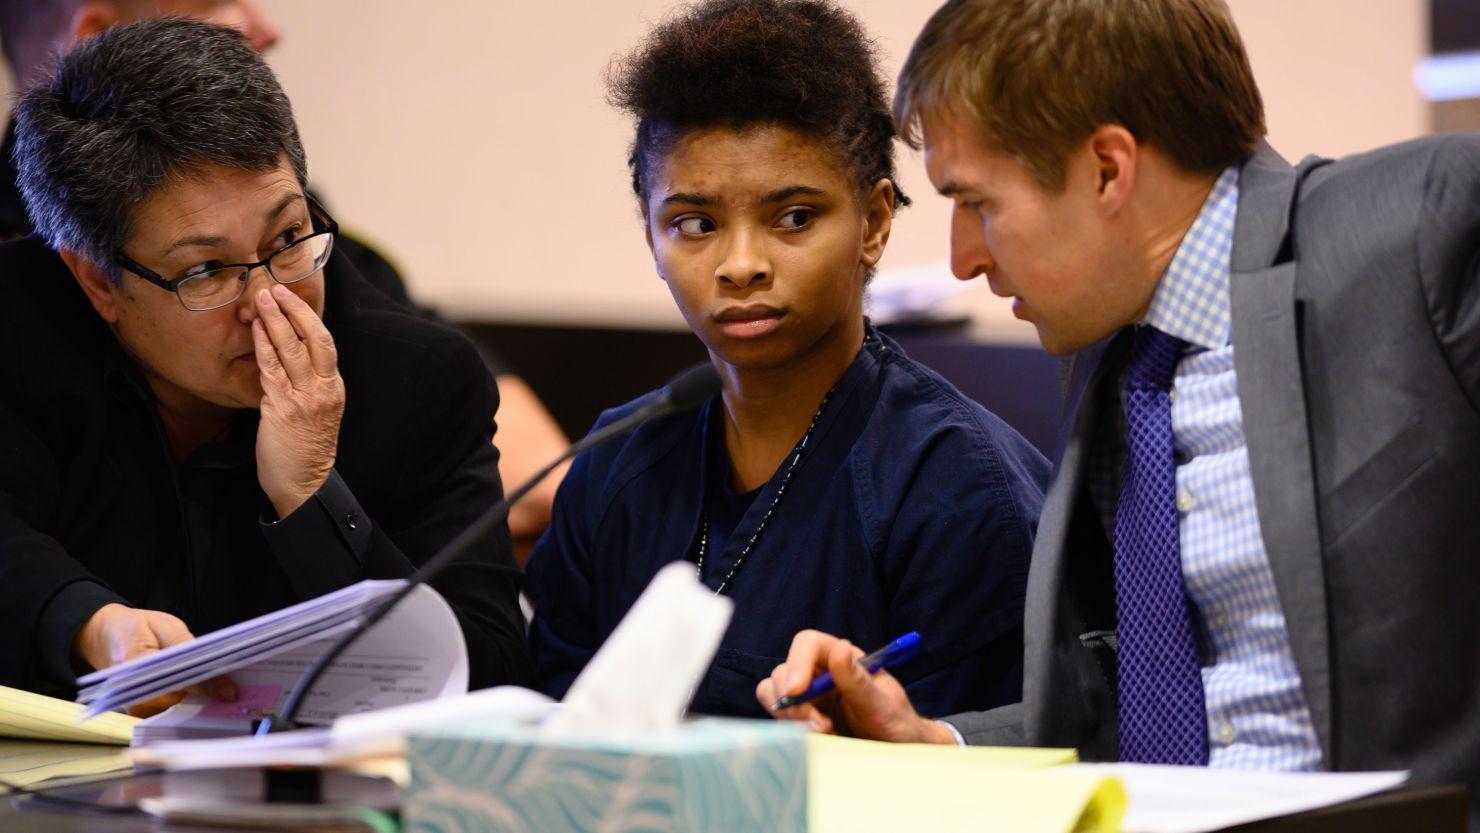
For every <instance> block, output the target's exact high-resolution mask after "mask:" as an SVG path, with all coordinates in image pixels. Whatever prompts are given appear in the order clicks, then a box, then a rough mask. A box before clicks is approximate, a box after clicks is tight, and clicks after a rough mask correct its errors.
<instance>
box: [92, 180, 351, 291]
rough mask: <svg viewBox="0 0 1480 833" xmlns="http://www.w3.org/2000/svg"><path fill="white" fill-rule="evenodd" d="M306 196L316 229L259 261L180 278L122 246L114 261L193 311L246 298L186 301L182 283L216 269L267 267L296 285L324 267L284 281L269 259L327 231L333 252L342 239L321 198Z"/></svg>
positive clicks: (227, 266) (230, 265) (229, 264)
mask: <svg viewBox="0 0 1480 833" xmlns="http://www.w3.org/2000/svg"><path fill="white" fill-rule="evenodd" d="M303 198H304V200H305V201H307V202H308V221H309V222H310V223H311V224H313V225H314V226H315V229H316V230H315V231H314V232H313V233H312V234H306V235H304V236H303V237H300V238H298V239H297V240H294V241H293V242H292V243H289V244H288V245H286V246H283V247H282V248H280V249H278V250H277V251H275V252H273V253H272V254H270V255H268V256H267V257H264V258H262V259H261V260H259V261H257V262H255V263H226V264H223V265H221V266H217V267H216V268H215V269H210V270H207V271H205V272H201V273H199V274H195V275H185V276H183V277H179V278H166V277H164V276H163V275H161V274H159V273H158V272H155V271H154V270H153V269H150V268H149V267H147V266H145V265H143V264H142V263H139V262H138V261H136V260H134V259H133V258H131V257H129V256H128V255H126V254H124V253H123V250H122V249H119V250H117V251H115V252H114V253H113V263H114V264H115V265H116V266H119V267H120V268H123V269H127V270H128V271H130V272H133V273H134V274H135V275H138V276H139V277H141V278H143V279H144V280H146V281H148V282H150V283H152V284H154V285H155V286H157V287H159V288H160V289H163V290H165V291H167V292H173V293H174V294H175V297H176V298H177V299H179V301H180V306H183V307H185V309H188V310H190V311H191V312H210V311H211V310H215V309H220V308H222V307H225V306H230V305H231V304H234V303H236V301H237V299H239V298H241V297H242V296H241V292H238V293H237V294H236V297H235V298H232V299H231V300H230V301H226V302H225V303H221V304H217V305H216V306H214V307H206V308H205V309H195V308H194V307H191V306H189V305H187V304H186V303H185V299H184V298H182V297H181V296H180V284H182V283H184V282H186V281H188V280H194V279H197V278H201V277H204V276H205V275H209V274H211V273H212V272H221V271H224V270H226V269H245V270H246V271H245V272H244V273H243V274H244V275H251V274H252V271H253V270H254V269H258V268H262V269H266V270H267V274H268V275H269V276H271V278H272V279H273V280H274V281H277V282H278V283H280V284H283V285H284V286H287V285H289V284H295V283H298V282H299V281H302V280H307V279H308V278H311V277H313V276H314V275H315V274H316V273H318V272H321V271H323V267H319V268H318V269H315V270H314V271H313V272H309V273H308V274H307V275H304V276H303V277H301V278H294V279H293V280H291V281H281V280H278V276H277V275H276V274H274V273H273V271H272V267H271V266H269V265H268V261H270V260H272V259H273V258H275V257H277V256H278V255H280V254H282V253H283V252H285V251H287V250H288V249H291V248H293V247H294V246H301V245H303V244H304V243H307V242H308V241H310V240H312V239H313V238H315V237H320V236H323V235H325V234H327V235H329V239H330V242H329V246H330V251H333V245H334V243H333V241H334V240H336V239H338V237H339V224H338V223H336V222H335V221H334V218H333V217H330V216H329V212H327V211H325V210H324V207H323V206H322V205H319V203H318V201H317V200H315V199H314V198H313V197H311V196H309V195H308V194H304V195H303ZM241 283H242V292H245V291H246V281H242V282H241Z"/></svg>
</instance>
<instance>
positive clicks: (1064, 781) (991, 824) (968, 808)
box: [807, 735, 1125, 833]
mask: <svg viewBox="0 0 1480 833" xmlns="http://www.w3.org/2000/svg"><path fill="white" fill-rule="evenodd" d="M1076 759H1077V756H1076V755H1075V753H1074V750H1072V749H1012V748H1006V747H957V746H936V745H930V744H894V743H875V742H873V741H865V740H853V739H850V738H836V737H831V736H827V735H809V736H808V738H807V778H808V787H807V792H808V815H809V830H810V831H811V833H856V831H859V830H930V831H933V833H953V832H954V831H963V833H964V831H971V833H980V831H983V830H1012V831H1014V833H1116V831H1118V830H1119V829H1120V819H1121V817H1122V816H1123V815H1124V814H1125V791H1124V789H1122V788H1121V785H1120V782H1119V781H1118V780H1116V779H1115V778H1113V777H1107V776H1104V775H1098V774H1094V773H1092V772H1084V771H1082V770H1074V769H1067V768H1059V767H1057V766H1056V765H1058V764H1068V763H1074V762H1075V761H1076Z"/></svg>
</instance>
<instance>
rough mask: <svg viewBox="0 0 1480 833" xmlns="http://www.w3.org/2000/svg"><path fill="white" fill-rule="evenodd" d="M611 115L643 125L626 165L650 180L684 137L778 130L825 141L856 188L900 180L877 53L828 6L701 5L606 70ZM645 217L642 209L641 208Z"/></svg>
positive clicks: (639, 185)
mask: <svg viewBox="0 0 1480 833" xmlns="http://www.w3.org/2000/svg"><path fill="white" fill-rule="evenodd" d="M607 89H608V97H609V99H610V101H611V103H612V104H613V106H615V107H618V108H620V109H622V110H624V111H626V112H627V113H629V114H631V115H632V116H633V117H634V118H635V119H636V120H637V135H636V138H635V139H634V140H633V142H632V148H631V152H630V154H629V156H628V159H627V164H628V166H629V167H630V168H631V170H632V190H633V192H635V193H636V194H637V197H638V199H639V200H641V201H642V202H643V204H644V206H646V200H647V185H646V184H647V177H648V174H649V172H650V171H652V170H653V168H654V167H655V165H656V164H657V163H658V162H660V161H661V159H662V157H663V156H664V155H665V154H667V153H668V152H669V151H670V150H671V149H672V148H673V144H674V142H676V141H677V140H678V139H679V138H680V137H681V136H683V135H684V134H685V133H687V132H689V131H691V130H695V129H701V128H706V127H732V128H740V129H743V128H746V127H752V126H757V125H766V124H774V125H781V126H784V127H787V128H790V129H792V130H795V131H797V132H799V133H801V134H803V135H806V136H811V137H814V138H816V139H818V140H819V141H821V142H823V143H824V144H826V145H827V146H828V147H829V148H830V149H831V150H832V151H833V152H834V153H835V154H836V155H837V157H838V160H839V161H840V162H841V163H842V165H843V166H844V168H846V169H847V170H848V171H849V173H850V174H851V176H852V178H853V181H854V182H855V184H857V185H858V187H859V188H860V189H861V190H867V189H869V188H872V187H873V185H874V183H876V182H878V181H879V180H881V179H888V180H890V181H892V182H894V207H895V208H898V207H901V206H905V205H909V198H908V197H906V196H905V195H904V193H903V192H902V191H901V190H900V189H899V183H898V181H897V179H896V176H895V171H894V135H895V134H894V122H893V120H892V118H891V117H890V111H889V104H888V99H887V98H886V96H885V84H884V81H883V79H882V78H881V77H880V74H879V69H878V62H877V54H876V48H875V46H874V44H873V42H872V41H871V40H870V39H869V37H868V35H867V34H866V33H865V32H864V30H863V26H862V25H860V24H859V22H858V20H857V19H856V18H854V17H853V15H852V14H850V13H849V12H847V11H845V10H844V9H842V8H840V7H838V5H837V4H836V3H833V2H830V0H704V2H699V3H695V4H693V5H690V6H687V7H685V8H683V9H681V10H680V11H679V12H678V13H677V14H676V15H675V16H673V17H671V18H669V19H668V20H667V21H665V22H664V23H662V24H660V25H659V26H658V27H657V28H655V29H654V30H653V31H652V32H651V33H649V35H648V37H647V38H646V39H645V40H644V41H643V42H642V43H641V44H640V45H638V47H637V48H636V49H634V50H633V51H632V52H630V53H627V54H626V55H624V56H621V57H618V58H617V59H615V60H614V61H613V62H612V65H611V67H610V68H609V69H608V71H607ZM645 210H646V208H645V207H644V211H645Z"/></svg>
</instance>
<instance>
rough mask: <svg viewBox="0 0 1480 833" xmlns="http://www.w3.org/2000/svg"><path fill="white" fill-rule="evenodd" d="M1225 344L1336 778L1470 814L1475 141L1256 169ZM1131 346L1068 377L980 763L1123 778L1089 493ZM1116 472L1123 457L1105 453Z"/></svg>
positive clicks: (1476, 512)
mask: <svg viewBox="0 0 1480 833" xmlns="http://www.w3.org/2000/svg"><path fill="white" fill-rule="evenodd" d="M1239 188H1240V190H1239V208H1238V221H1237V226H1236V229H1235V233H1234V245H1233V264H1232V265H1233V274H1232V278H1231V282H1230V291H1231V293H1232V315H1233V344H1234V356H1235V361H1236V365H1237V370H1238V391H1239V398H1240V402H1241V405H1242V409H1243V420H1244V432H1245V435H1246V437H1247V441H1248V447H1249V464H1250V469H1251V471H1252V474H1253V480H1254V494H1255V501H1256V504H1257V507H1258V511H1259V520H1260V525H1261V528H1262V530H1263V535H1264V543H1265V547H1266V549H1267V551H1268V554H1269V561H1270V566H1271V568H1272V570H1273V573H1274V579H1275V585H1276V587H1277V589H1278V592H1279V597H1280V602H1281V606H1282V607H1283V608H1284V613H1285V620H1286V624H1287V627H1288V629H1289V633H1290V640H1291V644H1292V648H1293V650H1294V655H1295V661H1296V664H1297V666H1298V667H1299V669H1300V676H1301V682H1302V685H1303V688H1304V691H1305V698H1306V701H1307V703H1308V704H1309V706H1310V711H1311V716H1312V717H1313V718H1314V721H1315V728H1316V732H1317V734H1318V735H1319V737H1320V742H1321V748H1322V751H1323V752H1324V755H1325V761H1326V765H1327V767H1328V768H1330V769H1333V770H1359V769H1411V770H1413V772H1414V775H1415V777H1416V778H1417V779H1419V780H1421V781H1446V782H1455V781H1461V782H1468V784H1469V787H1470V792H1471V796H1472V803H1471V826H1472V828H1475V829H1477V830H1480V824H1477V818H1480V816H1477V813H1476V808H1477V806H1480V805H1477V803H1476V802H1475V801H1474V800H1473V799H1474V798H1476V797H1480V136H1477V135H1451V136H1444V137H1436V138H1431V139H1423V140H1418V141H1414V142H1408V143H1405V144H1402V145H1397V146H1394V147H1390V148H1385V149H1382V150H1379V151H1376V152H1373V153H1368V154H1364V155H1361V156H1355V157H1349V158H1346V159H1342V160H1340V161H1335V162H1333V161H1329V160H1322V159H1314V158H1312V159H1307V160H1305V161H1304V162H1302V163H1301V164H1300V166H1299V167H1298V168H1292V167H1291V166H1290V165H1289V164H1287V163H1286V162H1285V161H1284V160H1283V159H1281V158H1280V157H1279V155H1278V154H1276V153H1275V152H1274V151H1273V150H1271V149H1270V148H1269V147H1268V146H1267V145H1266V146H1263V147H1261V148H1260V149H1259V151H1258V152H1257V153H1256V154H1255V155H1254V156H1253V157H1252V158H1251V159H1250V160H1249V161H1248V163H1247V164H1246V165H1245V166H1244V169H1243V172H1242V175H1241V176H1240V180H1239ZM1124 341H1125V340H1124V338H1123V333H1121V334H1117V335H1116V336H1114V337H1112V338H1109V339H1106V340H1105V341H1104V342H1101V343H1100V344H1097V345H1094V346H1092V347H1090V348H1087V349H1085V350H1083V351H1081V352H1080V353H1078V354H1076V355H1075V356H1074V358H1073V364H1072V367H1071V368H1070V371H1069V376H1068V385H1067V388H1066V398H1065V419H1064V424H1063V429H1062V434H1061V447H1062V453H1061V455H1060V462H1059V464H1058V469H1057V471H1056V472H1055V477H1054V482H1053V485H1052V487H1051V489H1050V492H1049V494H1048V497H1047V499H1046V501H1045V503H1044V507H1043V515H1042V519H1041V521H1040V523H1039V530H1038V540H1037V545H1036V548H1035V550H1034V553H1033V564H1032V568H1031V570H1030V573H1029V579H1028V601H1027V614H1026V617H1027V621H1026V624H1025V629H1026V647H1025V650H1026V657H1025V668H1024V673H1025V681H1024V686H1023V702H1022V703H1021V704H1020V705H1017V706H1009V707H1007V708H1004V709H996V710H993V711H989V712H979V713H973V714H963V715H955V716H953V717H949V718H947V720H949V721H950V722H951V723H952V724H954V725H955V726H956V727H957V728H958V729H960V730H961V732H962V733H963V734H964V735H965V736H966V738H967V739H968V740H969V741H970V742H973V743H1007V744H1016V743H1027V744H1032V745H1041V746H1066V747H1076V748H1078V749H1079V750H1080V751H1081V754H1082V755H1083V756H1084V757H1086V758H1088V759H1099V760H1114V759H1115V758H1116V756H1117V751H1118V750H1117V740H1116V725H1115V695H1114V691H1115V685H1114V668H1115V658H1114V655H1113V651H1112V650H1111V649H1110V648H1109V647H1108V646H1107V645H1106V644H1105V642H1104V641H1102V640H1100V639H1097V638H1095V637H1094V636H1093V634H1094V633H1095V632H1097V631H1099V632H1104V631H1113V630H1114V627H1115V610H1114V591H1113V583H1112V582H1111V581H1110V576H1111V572H1110V571H1111V558H1112V555H1111V549H1110V543H1109V540H1108V539H1107V537H1106V535H1105V531H1104V526H1103V524H1102V523H1101V521H1100V519H1099V517H1098V516H1097V514H1096V512H1095V511H1094V507H1093V505H1092V501H1091V498H1090V497H1089V493H1088V491H1087V485H1086V471H1085V467H1086V461H1087V458H1088V457H1089V450H1090V447H1091V445H1092V444H1094V443H1106V442H1109V443H1112V444H1123V439H1121V438H1120V437H1119V435H1118V432H1117V431H1107V430H1106V426H1113V425H1115V424H1116V419H1117V417H1118V412H1117V410H1116V409H1118V408H1119V407H1120V405H1119V395H1118V391H1116V390H1115V385H1116V380H1117V378H1118V376H1119V373H1118V370H1119V369H1120V368H1121V367H1122V366H1123V356H1124V349H1123V348H1124V346H1125V344H1124ZM1112 453H1120V452H1119V450H1118V449H1113V448H1112Z"/></svg>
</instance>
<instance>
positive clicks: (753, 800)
mask: <svg viewBox="0 0 1480 833" xmlns="http://www.w3.org/2000/svg"><path fill="white" fill-rule="evenodd" d="M406 755H407V762H408V763H409V765H410V768H411V784H410V787H409V788H408V789H407V791H406V797H405V802H404V804H403V807H402V820H403V823H404V825H405V829H406V830H407V831H415V833H475V831H477V833H484V831H511V833H514V832H517V833H524V832H525V831H527V833H557V831H588V830H589V831H595V830H600V831H603V833H620V831H628V830H631V831H639V830H640V831H644V833H649V832H651V833H681V832H682V833H740V832H741V831H746V833H749V831H757V830H767V831H772V830H774V831H783V832H785V831H792V832H793V833H801V831H804V830H806V828H807V751H806V742H805V733H804V732H803V731H802V730H801V728H800V727H799V726H797V725H796V724H789V723H776V722H773V721H766V720H720V719H709V720H700V721H696V722H693V723H688V724H684V725H682V726H679V727H677V728H674V729H670V730H666V731H660V732H653V733H650V734H645V735H640V736H629V737H575V738H572V737H550V736H546V735H543V734H541V733H540V732H539V731H538V730H537V729H533V728H529V727H525V726H514V725H507V724H504V725H485V726H459V727H445V728H440V729H437V730H435V731H429V732H425V733H422V734H420V735H413V736H412V737H411V738H409V739H408V741H407V749H406Z"/></svg>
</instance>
